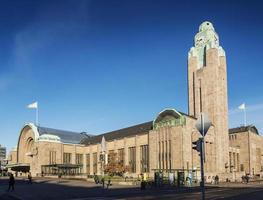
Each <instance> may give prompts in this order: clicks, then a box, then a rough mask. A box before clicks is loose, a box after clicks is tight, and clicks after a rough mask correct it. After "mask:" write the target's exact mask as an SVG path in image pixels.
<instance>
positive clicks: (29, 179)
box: [27, 172, 32, 184]
mask: <svg viewBox="0 0 263 200" xmlns="http://www.w3.org/2000/svg"><path fill="white" fill-rule="evenodd" d="M27 178H28V184H32V175H31V172H29V173H28V175H27Z"/></svg>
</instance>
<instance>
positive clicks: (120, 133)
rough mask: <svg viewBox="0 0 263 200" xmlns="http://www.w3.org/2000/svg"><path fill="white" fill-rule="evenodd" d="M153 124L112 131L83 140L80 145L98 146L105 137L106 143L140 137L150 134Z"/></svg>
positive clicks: (147, 123)
mask: <svg viewBox="0 0 263 200" xmlns="http://www.w3.org/2000/svg"><path fill="white" fill-rule="evenodd" d="M152 124H153V122H152V121H150V122H146V123H143V124H138V125H135V126H131V127H128V128H123V129H120V130H116V131H111V132H108V133H104V134H101V135H98V136H93V137H90V138H85V139H83V140H82V141H81V142H80V143H81V144H85V145H89V144H97V143H100V142H101V140H102V137H103V136H104V138H105V140H106V141H110V140H114V139H119V138H123V137H130V136H134V135H140V134H143V133H145V132H148V131H150V130H152V128H153V127H152Z"/></svg>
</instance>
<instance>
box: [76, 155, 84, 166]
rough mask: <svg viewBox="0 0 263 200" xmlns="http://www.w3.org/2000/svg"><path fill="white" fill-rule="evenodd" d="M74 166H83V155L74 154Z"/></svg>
mask: <svg viewBox="0 0 263 200" xmlns="http://www.w3.org/2000/svg"><path fill="white" fill-rule="evenodd" d="M76 164H77V165H83V154H79V153H77V154H76Z"/></svg>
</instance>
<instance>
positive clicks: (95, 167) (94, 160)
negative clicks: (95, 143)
mask: <svg viewBox="0 0 263 200" xmlns="http://www.w3.org/2000/svg"><path fill="white" fill-rule="evenodd" d="M97 165H98V156H97V152H96V153H93V173H94V174H97V172H98V169H97Z"/></svg>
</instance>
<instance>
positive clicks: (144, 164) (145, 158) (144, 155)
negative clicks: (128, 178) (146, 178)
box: [140, 145, 149, 173]
mask: <svg viewBox="0 0 263 200" xmlns="http://www.w3.org/2000/svg"><path fill="white" fill-rule="evenodd" d="M140 154H141V173H144V172H149V146H148V145H141V146H140Z"/></svg>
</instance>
